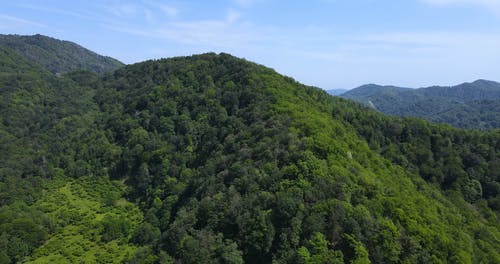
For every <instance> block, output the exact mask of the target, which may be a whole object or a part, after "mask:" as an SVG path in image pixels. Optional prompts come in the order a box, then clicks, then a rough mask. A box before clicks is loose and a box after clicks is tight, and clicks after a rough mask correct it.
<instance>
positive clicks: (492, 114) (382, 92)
mask: <svg viewBox="0 0 500 264" xmlns="http://www.w3.org/2000/svg"><path fill="white" fill-rule="evenodd" d="M341 96H342V97H344V98H348V99H352V100H355V101H358V102H361V103H363V104H365V105H367V106H370V107H372V108H374V109H376V110H378V111H380V112H382V113H385V114H390V115H397V116H414V117H421V118H424V119H427V120H430V121H433V122H438V123H446V124H450V125H453V126H455V127H460V128H468V129H492V128H500V114H499V113H500V83H497V82H493V81H486V80H477V81H475V82H472V83H463V84H460V85H456V86H451V87H441V86H433V87H428V88H420V89H409V88H401V87H395V86H380V85H374V84H369V85H363V86H361V87H358V88H356V89H353V90H350V91H348V92H346V93H343V94H342V95H341Z"/></svg>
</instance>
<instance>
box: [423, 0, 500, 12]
mask: <svg viewBox="0 0 500 264" xmlns="http://www.w3.org/2000/svg"><path fill="white" fill-rule="evenodd" d="M421 1H422V2H424V3H427V4H431V5H436V6H446V5H476V6H481V7H485V8H487V9H489V10H492V11H494V12H500V0H421Z"/></svg>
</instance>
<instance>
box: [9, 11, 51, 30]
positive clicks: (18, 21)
mask: <svg viewBox="0 0 500 264" xmlns="http://www.w3.org/2000/svg"><path fill="white" fill-rule="evenodd" d="M0 19H1V20H6V21H9V22H13V23H16V24H24V25H29V26H35V27H41V28H44V27H47V26H46V25H44V24H41V23H38V22H35V21H31V20H27V19H23V18H19V17H14V16H9V15H1V14H0Z"/></svg>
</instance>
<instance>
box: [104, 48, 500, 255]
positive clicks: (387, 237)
mask: <svg viewBox="0 0 500 264" xmlns="http://www.w3.org/2000/svg"><path fill="white" fill-rule="evenodd" d="M104 87H105V88H104V89H102V91H101V92H102V93H101V94H98V95H97V99H98V101H99V105H100V106H101V109H102V111H103V112H105V113H107V114H105V115H106V116H108V119H107V120H105V124H106V125H105V126H104V127H105V128H106V129H109V130H110V131H113V141H114V142H116V144H117V145H119V146H122V147H124V149H123V151H122V153H124V155H123V156H122V157H121V160H120V162H119V163H118V164H117V167H116V171H115V174H114V175H116V176H115V177H124V176H125V177H126V179H127V184H128V185H129V186H131V187H132V188H133V191H132V192H131V197H133V199H139V201H141V202H140V203H141V204H143V208H144V210H145V211H147V212H148V213H151V214H152V215H151V216H150V220H149V221H150V222H149V223H150V224H151V225H156V226H158V227H159V228H160V230H161V231H162V236H161V237H158V238H157V239H158V240H157V242H156V243H152V245H153V248H154V247H156V246H160V248H161V249H162V250H164V251H165V252H166V253H168V255H170V256H171V257H173V258H174V259H176V260H179V261H182V262H186V263H197V262H200V261H203V262H206V263H217V262H224V261H228V262H229V261H230V260H228V257H229V256H232V257H231V261H233V262H235V263H240V262H241V261H244V262H248V263H256V262H259V263H270V262H272V261H276V262H278V263H290V262H292V263H293V262H306V263H309V262H311V263H314V262H316V261H323V262H327V263H336V262H339V263H341V262H343V261H347V262H350V261H354V262H356V261H359V262H367V261H368V260H370V261H372V262H374V263H381V262H388V263H392V262H394V263H396V262H405V261H406V262H410V263H415V262H421V263H422V262H432V261H435V262H437V261H438V260H442V261H450V262H451V261H457V262H464V263H471V262H481V261H485V262H488V261H491V263H494V262H498V261H500V256H499V255H498V254H497V250H498V246H497V245H498V238H497V235H498V234H499V229H498V228H499V227H498V222H497V216H496V213H494V212H492V210H491V209H490V208H489V207H488V205H485V204H486V203H487V200H486V199H489V200H490V201H491V202H490V204H491V206H492V207H494V206H495V203H496V201H497V200H495V199H497V198H498V192H497V191H495V190H494V189H492V190H493V191H492V192H491V193H490V192H488V194H485V193H483V192H482V191H480V190H479V188H480V187H479V186H482V185H481V184H482V183H484V185H485V186H487V185H488V184H490V185H491V186H496V185H495V184H497V183H498V175H497V173H496V172H497V170H498V142H499V141H498V137H499V135H498V133H496V134H495V133H493V134H488V135H486V134H484V135H483V136H479V137H477V136H476V135H474V134H472V133H467V132H464V131H459V130H451V129H450V128H447V127H438V126H434V125H430V124H428V123H425V122H422V121H418V122H416V121H413V120H401V119H391V118H387V117H383V116H381V115H379V114H376V113H372V112H370V111H368V110H367V109H363V108H359V107H357V106H356V105H355V104H350V103H349V102H346V101H344V100H341V99H335V98H332V97H330V96H328V95H327V94H326V93H324V92H323V91H320V90H318V89H315V88H311V87H306V86H303V85H300V84H298V83H296V82H295V81H293V80H292V79H290V78H287V77H283V76H280V75H278V74H277V73H275V72H274V71H272V70H270V69H267V68H264V67H262V66H258V65H255V64H252V63H249V62H247V61H244V60H240V59H236V58H234V57H231V56H229V55H226V54H221V55H216V54H204V55H200V56H193V57H181V58H174V59H168V60H159V61H149V62H144V63H140V64H136V65H131V66H128V67H126V68H124V69H121V70H118V71H116V72H115V73H114V74H113V76H110V77H108V78H107V79H105V80H104ZM365 119H367V120H365ZM372 119H373V120H378V122H377V123H373V122H367V121H368V120H372ZM379 126H383V127H379ZM386 126H387V127H388V128H386ZM398 126H399V127H398ZM386 129H387V130H388V131H386ZM476 144H477V145H478V146H479V145H480V144H482V145H480V146H481V150H479V149H477V150H476V149H471V146H475V145H476ZM483 147H484V149H482V148H483ZM467 151H468V152H467ZM480 151H485V152H486V153H488V154H486V153H483V152H480ZM489 153H494V154H493V155H492V156H489V155H490V154H489ZM467 155H469V156H470V155H472V156H474V158H473V159H475V161H473V162H472V161H468V160H467V159H466V158H467V157H469V156H467ZM472 156H470V157H471V158H472ZM469 162H470V163H469ZM435 163H436V164H441V167H436V170H435V171H433V170H432V169H431V168H433V167H432V166H433V165H435ZM464 169H467V170H468V171H465V170H464ZM424 179H425V180H427V181H428V182H429V183H430V184H428V183H426V182H424ZM437 186H439V188H438V187H437ZM488 186H489V185H488ZM440 189H441V190H442V191H443V193H441V191H440ZM448 192H449V194H448V195H449V196H448V197H449V198H446V196H445V195H444V193H448ZM464 199H466V200H467V201H466V200H464ZM478 201H481V203H480V204H481V205H479V204H478V205H477V206H473V208H475V209H473V210H471V208H470V207H469V206H470V205H469V203H476V202H478ZM476 210H478V211H480V212H482V213H479V212H478V211H476ZM483 213H484V215H482V214H483ZM460 219H467V220H466V222H467V223H469V224H465V225H466V227H463V228H458V226H461V225H462V224H464V223H463V222H462V221H461V220H460ZM479 230H484V236H483V235H480V236H481V238H479V237H476V238H472V237H474V235H473V234H479V233H481V232H480V231H479ZM478 232H479V233H478ZM493 234H494V235H493ZM490 235H492V236H490ZM475 239H477V240H475ZM479 240H480V241H488V242H486V243H485V244H482V243H483V242H479Z"/></svg>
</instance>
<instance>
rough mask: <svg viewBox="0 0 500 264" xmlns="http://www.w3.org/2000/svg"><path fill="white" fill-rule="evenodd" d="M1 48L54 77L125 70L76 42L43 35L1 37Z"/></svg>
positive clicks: (119, 64)
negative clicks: (53, 74)
mask: <svg viewBox="0 0 500 264" xmlns="http://www.w3.org/2000/svg"><path fill="white" fill-rule="evenodd" d="M0 46H2V47H8V48H10V49H12V50H13V51H16V52H17V54H18V55H19V56H21V57H23V58H24V59H25V60H27V61H29V62H30V63H33V64H37V65H39V66H41V67H43V68H44V69H45V70H48V71H50V72H52V73H67V72H71V71H76V70H87V71H91V72H95V73H104V72H109V71H113V70H116V69H118V68H120V67H122V66H123V63H121V62H119V61H118V60H116V59H113V58H111V57H105V56H101V55H98V54H96V53H94V52H92V51H90V50H88V49H86V48H84V47H82V46H79V45H77V44H75V43H73V42H69V41H61V40H58V39H54V38H51V37H47V36H43V35H33V36H20V35H2V34H0Z"/></svg>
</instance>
